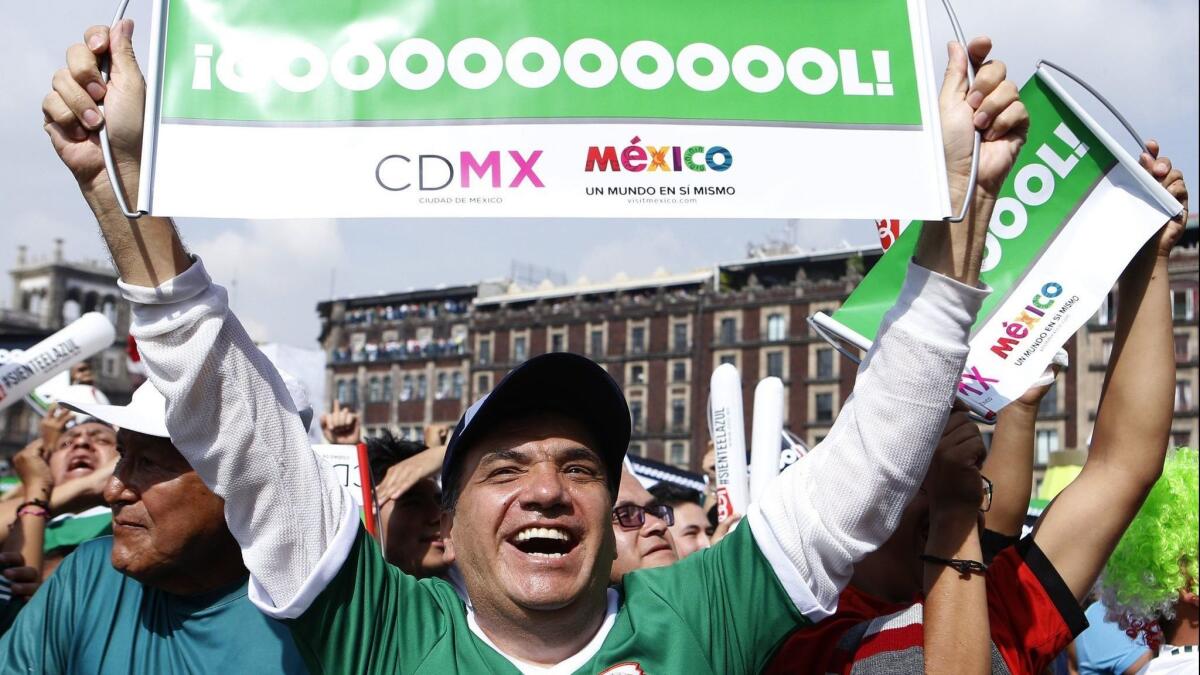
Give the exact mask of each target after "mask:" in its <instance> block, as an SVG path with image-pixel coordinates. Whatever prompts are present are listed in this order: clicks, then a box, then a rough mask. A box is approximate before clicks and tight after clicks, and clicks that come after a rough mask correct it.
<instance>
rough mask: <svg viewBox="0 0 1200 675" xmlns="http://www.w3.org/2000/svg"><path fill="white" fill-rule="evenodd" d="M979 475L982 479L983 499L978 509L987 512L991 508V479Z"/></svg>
mask: <svg viewBox="0 0 1200 675" xmlns="http://www.w3.org/2000/svg"><path fill="white" fill-rule="evenodd" d="M979 477H980V478H982V479H983V500H982V502H981V503H980V505H979V510H980V511H982V512H983V513H987V512H988V511H991V510H992V481H990V480H988V477H987V476H984V475H982V474H980V476H979Z"/></svg>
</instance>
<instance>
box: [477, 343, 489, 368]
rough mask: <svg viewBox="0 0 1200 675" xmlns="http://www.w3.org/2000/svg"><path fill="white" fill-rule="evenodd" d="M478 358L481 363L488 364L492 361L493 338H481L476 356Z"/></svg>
mask: <svg viewBox="0 0 1200 675" xmlns="http://www.w3.org/2000/svg"><path fill="white" fill-rule="evenodd" d="M476 360H477V361H479V363H481V364H488V363H491V362H492V340H491V338H480V339H479V354H478V355H477V356H476Z"/></svg>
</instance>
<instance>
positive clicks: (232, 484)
mask: <svg viewBox="0 0 1200 675" xmlns="http://www.w3.org/2000/svg"><path fill="white" fill-rule="evenodd" d="M121 289H122V291H123V293H124V295H125V297H126V298H127V299H129V300H130V301H131V302H132V303H133V323H132V326H131V328H130V333H131V334H132V335H133V336H134V338H135V339H136V340H137V342H138V348H139V350H140V352H141V354H142V357H143V361H144V362H145V364H146V370H147V375H148V377H149V378H150V380H151V381H152V382H153V383H154V385H155V387H157V388H158V389H159V391H160V392H162V394H163V395H164V396H165V397H166V399H167V402H168V403H167V428H168V429H169V430H170V432H171V440H172V442H173V443H174V444H175V446H176V447H177V448H179V451H180V452H181V453H182V454H183V455H184V457H186V458H187V459H188V461H189V463H191V465H192V467H193V468H195V469H196V471H197V473H199V474H200V477H201V478H202V479H203V480H204V481H205V483H206V484H207V485H208V486H209V487H210V488H211V489H212V490H213V492H215V493H216V494H217V495H219V496H220V497H221V498H223V499H224V500H225V516H226V520H227V521H228V524H229V529H230V531H231V532H232V533H233V536H234V537H235V538H236V539H237V540H238V542H239V544H240V545H241V547H242V555H243V559H244V561H245V563H246V567H247V568H248V569H249V570H250V573H251V575H252V578H251V594H250V595H251V599H252V600H253V601H254V602H255V604H257V605H258V606H259V607H260V608H261V609H262V610H263V611H264V612H266V613H268V614H269V615H272V616H275V617H295V616H298V615H299V614H301V613H302V612H303V611H304V609H306V608H307V606H308V604H309V603H310V602H311V601H312V599H313V598H314V597H316V595H317V593H319V592H320V590H321V588H323V587H324V586H325V584H326V583H328V581H329V580H330V579H332V577H333V575H334V574H336V572H337V570H338V569H339V568H340V567H341V564H342V562H343V561H344V560H345V558H346V555H347V554H348V552H349V550H350V546H351V544H352V543H353V539H354V534H355V532H356V530H357V527H358V519H357V513H356V510H355V508H354V506H353V503H352V500H351V497H350V496H349V494H347V493H346V492H345V490H344V489H342V488H341V486H340V485H339V484H338V483H337V481H336V479H335V477H334V476H333V474H332V472H331V470H330V469H329V468H328V467H326V466H325V465H324V464H323V463H321V462H320V461H319V460H318V459H317V457H316V456H315V455H314V454H313V452H312V451H311V448H310V446H309V444H308V437H307V435H306V434H305V432H304V429H302V428H301V425H300V424H299V423H298V418H297V416H296V411H295V410H294V409H293V405H292V403H291V399H290V397H289V396H288V393H287V389H286V387H285V386H284V384H283V381H282V380H281V378H280V377H279V374H278V373H277V372H276V370H275V368H274V366H273V365H272V364H271V363H270V361H268V360H267V358H266V357H265V356H264V355H263V354H262V352H260V351H259V350H258V348H257V347H256V346H255V345H254V343H253V341H251V339H250V337H249V335H247V333H246V331H245V330H244V329H243V328H242V326H241V324H240V323H239V322H238V320H237V318H236V317H235V316H234V315H233V313H232V312H231V311H230V310H229V306H228V299H227V296H226V293H225V290H224V289H223V288H221V287H219V286H216V285H214V284H212V282H211V280H210V279H209V277H208V275H207V273H206V272H205V271H204V267H203V264H202V263H201V262H200V260H198V259H197V260H196V261H195V263H194V264H193V265H192V267H191V268H189V269H188V270H187V271H185V272H184V273H183V274H181V275H179V276H178V277H176V278H174V279H171V280H169V281H167V282H165V283H163V284H162V285H161V286H159V287H158V288H145V287H137V286H131V285H129V284H125V283H123V282H122V283H121ZM985 296H986V291H982V290H979V289H975V288H970V287H968V286H965V285H963V284H960V283H957V282H955V281H952V280H950V279H948V278H946V277H943V276H940V275H938V274H934V273H932V272H929V271H928V270H925V269H923V268H921V267H919V266H916V265H910V268H909V273H908V278H907V280H906V282H905V286H904V289H903V290H902V293H901V297H900V301H899V302H898V303H897V305H896V306H895V307H894V308H893V309H892V310H891V311H890V312H889V313H888V316H887V317H886V318H885V320H884V322H883V325H882V326H881V328H880V331H879V335H878V339H877V340H876V342H875V345H874V347H873V348H872V349H871V351H870V352H869V353H868V355H867V357H866V358H865V359H864V360H863V363H862V365H861V367H860V369H859V373H858V379H857V381H856V383H855V387H854V393H853V394H852V395H851V397H850V398H849V399H848V400H847V401H846V404H845V406H843V408H842V411H841V414H840V415H839V416H838V418H837V420H836V422H835V423H834V425H833V428H832V429H831V430H830V433H829V435H828V436H827V437H826V439H825V441H824V442H823V443H821V444H820V445H819V446H818V447H817V449H815V450H814V452H813V453H812V454H810V455H809V456H808V457H806V458H805V460H804V461H802V462H800V463H798V464H797V465H795V466H794V467H793V468H791V469H789V470H788V471H786V472H785V473H784V474H782V475H781V476H780V477H779V479H778V480H776V481H775V482H774V483H773V484H772V485H771V487H770V488H769V489H768V491H767V493H766V495H764V497H763V498H762V499H761V500H760V502H759V504H758V505H756V507H755V508H752V509H751V512H750V513H749V514H748V516H747V519H748V522H749V525H750V527H751V529H752V531H753V532H754V535H755V539H756V541H757V542H758V543H759V546H760V548H761V549H762V550H763V553H764V554H765V555H766V556H767V558H768V560H770V562H771V564H772V567H773V568H774V569H775V571H776V574H777V575H778V576H779V578H780V580H781V581H782V582H783V583H784V585H785V587H787V588H788V590H789V593H790V595H791V597H792V599H793V600H794V601H795V602H796V604H797V606H798V608H799V609H800V611H802V612H803V613H804V614H805V615H806V616H808V617H809V618H810V619H813V620H819V619H821V618H824V617H825V616H827V615H828V614H829V613H831V612H832V611H833V610H834V609H835V608H836V602H837V595H838V593H839V592H840V591H841V590H842V588H843V587H844V586H845V584H846V583H847V582H848V580H849V578H850V574H851V572H852V569H853V564H854V562H856V561H857V560H860V559H861V558H862V557H863V556H865V555H866V554H867V553H869V552H870V551H872V550H874V549H875V548H877V547H878V546H879V545H880V544H882V543H883V541H885V540H886V539H887V538H888V537H889V536H890V535H891V533H892V531H893V530H894V529H895V527H896V524H897V522H898V520H899V517H900V514H901V512H902V511H903V509H904V506H905V505H906V504H907V503H908V501H909V499H910V498H911V497H912V494H913V492H914V491H915V490H916V487H917V486H918V485H919V484H920V482H921V480H922V478H923V477H924V475H925V471H926V469H927V468H928V465H929V460H930V457H931V456H932V452H933V448H934V447H935V445H936V443H937V441H938V438H939V437H940V435H941V431H942V427H943V426H944V424H945V421H946V417H947V415H948V413H949V408H950V403H951V400H952V398H953V395H954V390H955V386H956V384H957V382H958V378H959V374H960V373H961V372H962V367H963V363H964V361H965V359H966V355H967V346H966V342H967V336H968V332H969V329H970V326H971V324H972V322H973V321H974V318H975V314H976V313H977V312H978V309H979V306H980V304H981V303H982V301H983V298H984V297H985Z"/></svg>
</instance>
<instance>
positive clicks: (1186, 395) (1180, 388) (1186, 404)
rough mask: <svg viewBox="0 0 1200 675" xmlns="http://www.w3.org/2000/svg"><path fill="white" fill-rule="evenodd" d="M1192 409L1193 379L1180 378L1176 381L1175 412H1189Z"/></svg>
mask: <svg viewBox="0 0 1200 675" xmlns="http://www.w3.org/2000/svg"><path fill="white" fill-rule="evenodd" d="M1191 409H1192V381H1191V380H1179V381H1177V382H1175V412H1177V413H1181V412H1189V411H1191Z"/></svg>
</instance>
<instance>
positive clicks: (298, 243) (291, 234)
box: [185, 220, 345, 346]
mask: <svg viewBox="0 0 1200 675" xmlns="http://www.w3.org/2000/svg"><path fill="white" fill-rule="evenodd" d="M204 224H205V221H194V222H192V223H191V224H190V225H189V226H188V227H187V228H186V230H185V234H186V235H189V236H188V242H187V243H188V248H189V249H190V250H192V251H193V252H195V253H196V254H198V255H199V256H200V257H201V258H203V259H204V264H205V267H206V268H207V269H208V272H209V274H211V275H212V277H213V279H214V280H216V281H217V282H218V283H221V284H222V285H224V286H225V287H226V288H227V289H228V290H229V295H230V302H231V304H232V306H233V309H234V310H235V311H236V312H237V314H238V316H239V317H240V318H241V320H242V322H243V323H244V324H245V325H246V328H247V331H249V332H250V334H251V337H253V338H254V339H256V340H259V341H268V340H273V341H279V342H285V343H289V344H294V345H297V346H308V345H310V344H311V342H310V340H313V339H315V338H316V336H317V323H316V309H315V305H316V299H317V298H322V297H325V296H326V295H327V294H328V290H329V275H330V271H331V270H333V269H335V268H338V267H345V265H344V258H345V256H344V249H343V244H342V242H343V235H342V234H341V233H339V230H338V223H337V221H334V220H262V221H243V222H241V223H237V224H235V225H233V226H230V227H228V229H221V230H216V231H213V232H212V233H211V234H209V235H208V236H205V235H206V232H205V230H204Z"/></svg>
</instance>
